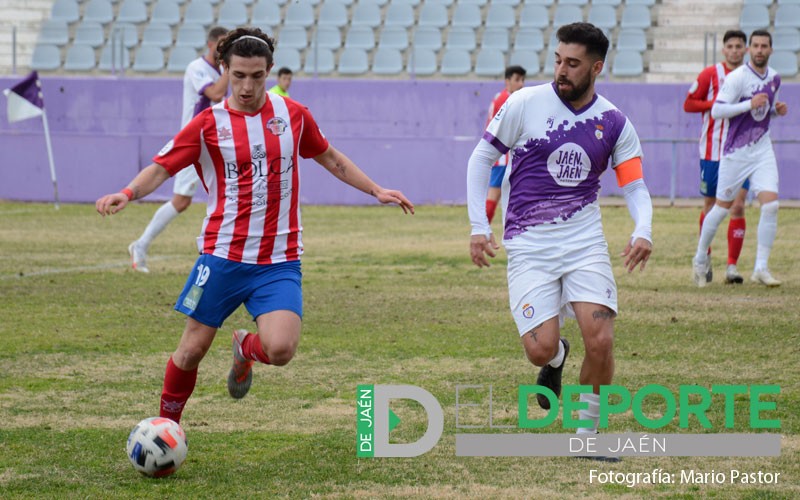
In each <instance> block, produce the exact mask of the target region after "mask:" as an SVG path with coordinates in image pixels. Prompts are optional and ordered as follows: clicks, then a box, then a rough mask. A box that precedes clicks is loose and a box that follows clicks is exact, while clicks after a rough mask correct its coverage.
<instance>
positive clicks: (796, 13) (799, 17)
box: [742, 4, 800, 28]
mask: <svg viewBox="0 0 800 500" xmlns="http://www.w3.org/2000/svg"><path fill="white" fill-rule="evenodd" d="M742 13H744V10H742ZM743 15H744V14H743ZM775 27H776V28H800V4H794V5H787V4H784V5H778V9H777V10H776V11H775Z"/></svg>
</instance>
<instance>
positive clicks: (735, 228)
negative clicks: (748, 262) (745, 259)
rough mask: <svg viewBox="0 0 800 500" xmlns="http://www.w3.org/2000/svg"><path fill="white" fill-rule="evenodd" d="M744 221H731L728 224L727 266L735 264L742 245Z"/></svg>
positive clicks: (742, 219)
mask: <svg viewBox="0 0 800 500" xmlns="http://www.w3.org/2000/svg"><path fill="white" fill-rule="evenodd" d="M744 232H745V220H744V217H742V218H741V219H731V221H730V222H729V223H728V265H731V264H734V265H735V264H736V262H737V261H738V260H739V255H740V254H741V253H742V245H743V244H744Z"/></svg>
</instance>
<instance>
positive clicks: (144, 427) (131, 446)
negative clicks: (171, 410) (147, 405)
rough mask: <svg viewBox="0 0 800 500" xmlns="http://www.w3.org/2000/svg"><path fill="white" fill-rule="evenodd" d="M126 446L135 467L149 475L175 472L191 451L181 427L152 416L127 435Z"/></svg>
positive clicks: (165, 474) (163, 474) (164, 474)
mask: <svg viewBox="0 0 800 500" xmlns="http://www.w3.org/2000/svg"><path fill="white" fill-rule="evenodd" d="M127 449H128V458H129V459H130V460H131V463H132V464H133V468H134V469H136V470H138V471H139V472H141V473H142V474H144V475H145V476H148V477H164V476H169V475H170V474H172V473H174V472H175V471H176V470H178V467H180V466H181V464H182V463H183V461H184V460H186V453H187V452H188V451H189V448H188V445H187V443H186V433H184V432H183V429H182V428H181V426H180V425H178V423H177V422H175V421H173V420H170V419H168V418H164V417H150V418H146V419H144V420H142V421H141V422H139V423H138V424H136V427H134V428H133V430H132V431H131V433H130V435H129V436H128V447H127Z"/></svg>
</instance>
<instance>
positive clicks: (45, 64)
mask: <svg viewBox="0 0 800 500" xmlns="http://www.w3.org/2000/svg"><path fill="white" fill-rule="evenodd" d="M60 66H61V50H60V49H59V48H58V47H56V46H55V45H46V44H37V45H36V47H34V49H33V55H32V56H31V69H35V70H37V71H52V70H56V69H58V68H59V67H60Z"/></svg>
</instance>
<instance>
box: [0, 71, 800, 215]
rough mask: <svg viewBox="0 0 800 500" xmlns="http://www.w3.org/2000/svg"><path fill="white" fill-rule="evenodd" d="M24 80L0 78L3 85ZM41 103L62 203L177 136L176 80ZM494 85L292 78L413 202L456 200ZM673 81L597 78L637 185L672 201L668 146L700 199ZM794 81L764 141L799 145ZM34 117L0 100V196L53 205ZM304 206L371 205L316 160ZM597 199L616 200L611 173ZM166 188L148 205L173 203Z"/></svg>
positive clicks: (789, 168) (787, 177)
mask: <svg viewBox="0 0 800 500" xmlns="http://www.w3.org/2000/svg"><path fill="white" fill-rule="evenodd" d="M19 79H21V78H9V77H2V78H0V89H3V88H7V87H10V86H12V85H13V84H14V83H16V82H17V81H18V80H19ZM42 85H43V92H44V101H45V106H46V109H47V113H48V118H49V123H50V130H51V134H52V140H53V154H54V156H55V162H56V170H57V173H58V180H59V191H60V195H61V199H62V201H74V202H93V201H94V200H95V199H96V198H97V197H98V196H100V195H102V194H105V193H107V192H111V191H115V190H118V189H120V188H121V187H123V186H124V185H125V184H127V182H128V181H129V180H130V179H131V178H132V177H133V176H134V175H135V174H136V172H137V171H138V170H139V169H140V168H141V167H143V166H146V165H147V164H148V163H149V162H150V158H151V157H152V156H153V154H154V153H155V152H156V151H158V150H159V149H160V148H161V146H162V145H163V144H164V143H166V142H167V140H169V139H170V138H171V137H172V135H173V134H174V133H175V132H176V131H177V127H178V126H179V123H180V99H181V81H180V80H179V79H155V78H141V79H139V78H126V79H114V78H64V77H59V78H56V77H53V78H45V79H43V81H42ZM501 87H502V83H500V82H464V81H458V82H446V81H429V80H425V81H411V80H380V81H372V80H343V79H335V80H334V79H331V80H324V79H319V80H304V79H296V80H295V82H294V83H293V86H292V89H291V92H292V97H293V98H295V99H297V100H298V101H300V102H302V103H304V104H305V105H307V106H308V107H309V109H310V110H311V111H312V113H313V114H314V116H315V117H316V119H317V121H318V122H319V124H320V126H321V127H322V130H323V131H324V132H325V134H326V136H327V137H328V138H329V139H330V140H331V143H332V144H334V145H335V146H336V147H337V148H338V149H340V150H342V151H344V152H345V153H346V154H347V155H348V156H350V157H351V158H352V159H353V160H354V161H355V162H356V163H357V164H358V165H359V166H360V167H361V168H362V169H364V170H365V171H366V172H367V173H369V175H370V176H371V177H372V178H373V179H375V180H376V181H377V182H378V183H379V184H382V185H384V186H387V187H392V188H397V189H401V190H403V191H404V192H405V193H406V194H407V195H408V196H409V198H411V199H412V200H413V201H414V202H415V203H420V204H425V203H465V201H466V188H465V185H466V181H465V172H466V162H467V158H468V157H469V154H470V152H471V151H472V148H473V147H474V146H475V144H476V142H477V141H478V138H479V137H480V134H481V133H482V127H483V125H484V121H485V119H486V117H485V114H486V111H487V109H488V105H489V102H490V100H491V98H492V96H493V95H494V94H495V93H496V92H497V91H498V90H500V88H501ZM687 88H688V84H687V85H682V84H641V83H602V84H599V85H598V90H599V92H600V93H601V94H602V95H604V96H605V97H607V98H608V99H609V100H611V101H612V102H613V103H615V104H616V105H617V106H618V107H619V108H620V109H621V110H622V111H623V112H624V113H625V114H627V115H628V117H629V118H630V119H631V121H632V122H633V124H634V125H635V127H636V129H637V131H638V133H639V136H640V138H641V139H642V141H643V147H644V152H645V161H644V164H645V179H646V181H647V184H648V186H649V188H650V190H651V192H652V193H653V194H654V195H655V196H669V195H670V187H671V184H670V182H671V168H672V152H673V145H672V144H670V143H668V142H667V143H660V142H650V140H658V141H664V140H666V139H682V140H684V141H690V142H680V143H678V144H677V146H676V147H674V149H675V151H676V152H677V162H676V166H677V171H676V181H677V182H676V189H675V193H676V195H677V197H679V198H687V197H697V196H699V195H698V193H697V184H698V167H697V164H698V161H697V143H696V142H695V138H696V137H698V134H699V128H700V118H699V115H690V114H687V113H684V112H683V107H682V104H683V99H684V96H685V93H686V90H687ZM798 97H800V85H796V84H786V85H784V88H783V89H782V93H781V99H782V100H784V101H787V102H788V103H789V109H790V111H789V115H788V116H787V117H785V118H781V119H779V120H776V121H775V122H774V123H775V125H774V127H773V133H772V136H773V140H778V141H780V140H790V141H793V140H796V135H795V133H796V131H797V130H800V108H798V103H800V100H799V99H798ZM41 127H42V125H41V121H40V120H37V119H34V120H28V121H24V122H18V123H15V124H9V123H8V122H7V120H6V100H5V99H0V199H9V200H34V201H50V200H51V199H52V185H51V183H50V174H49V167H48V164H47V152H46V149H45V145H44V138H43V136H42V128H41ZM775 149H776V154H777V157H778V164H779V169H780V174H781V189H782V192H781V196H782V197H783V198H789V199H800V170H798V169H797V168H796V165H797V159H798V158H799V157H800V143H777V144H776V147H775ZM301 172H302V176H303V177H302V179H303V185H302V191H301V199H302V201H303V202H305V203H318V204H360V203H371V202H372V200H370V199H369V198H368V197H367V196H366V195H363V194H361V193H359V192H357V191H355V190H353V189H352V188H349V187H348V186H345V185H343V184H341V183H340V182H338V181H337V180H336V179H334V178H333V177H332V176H331V175H330V174H328V173H327V172H325V171H324V170H323V169H322V167H320V166H318V165H317V164H316V163H314V162H313V161H304V162H303V163H302V168H301ZM602 185H603V193H604V194H606V195H609V194H619V189H618V188H617V187H616V181H615V178H614V176H613V175H605V176H604V180H603V183H602ZM171 189H172V188H171V183H168V184H167V185H165V186H162V187H161V188H160V189H159V190H158V191H157V192H156V193H155V194H153V195H151V197H150V198H151V199H164V198H167V197H169V196H171V192H172V191H171Z"/></svg>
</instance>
